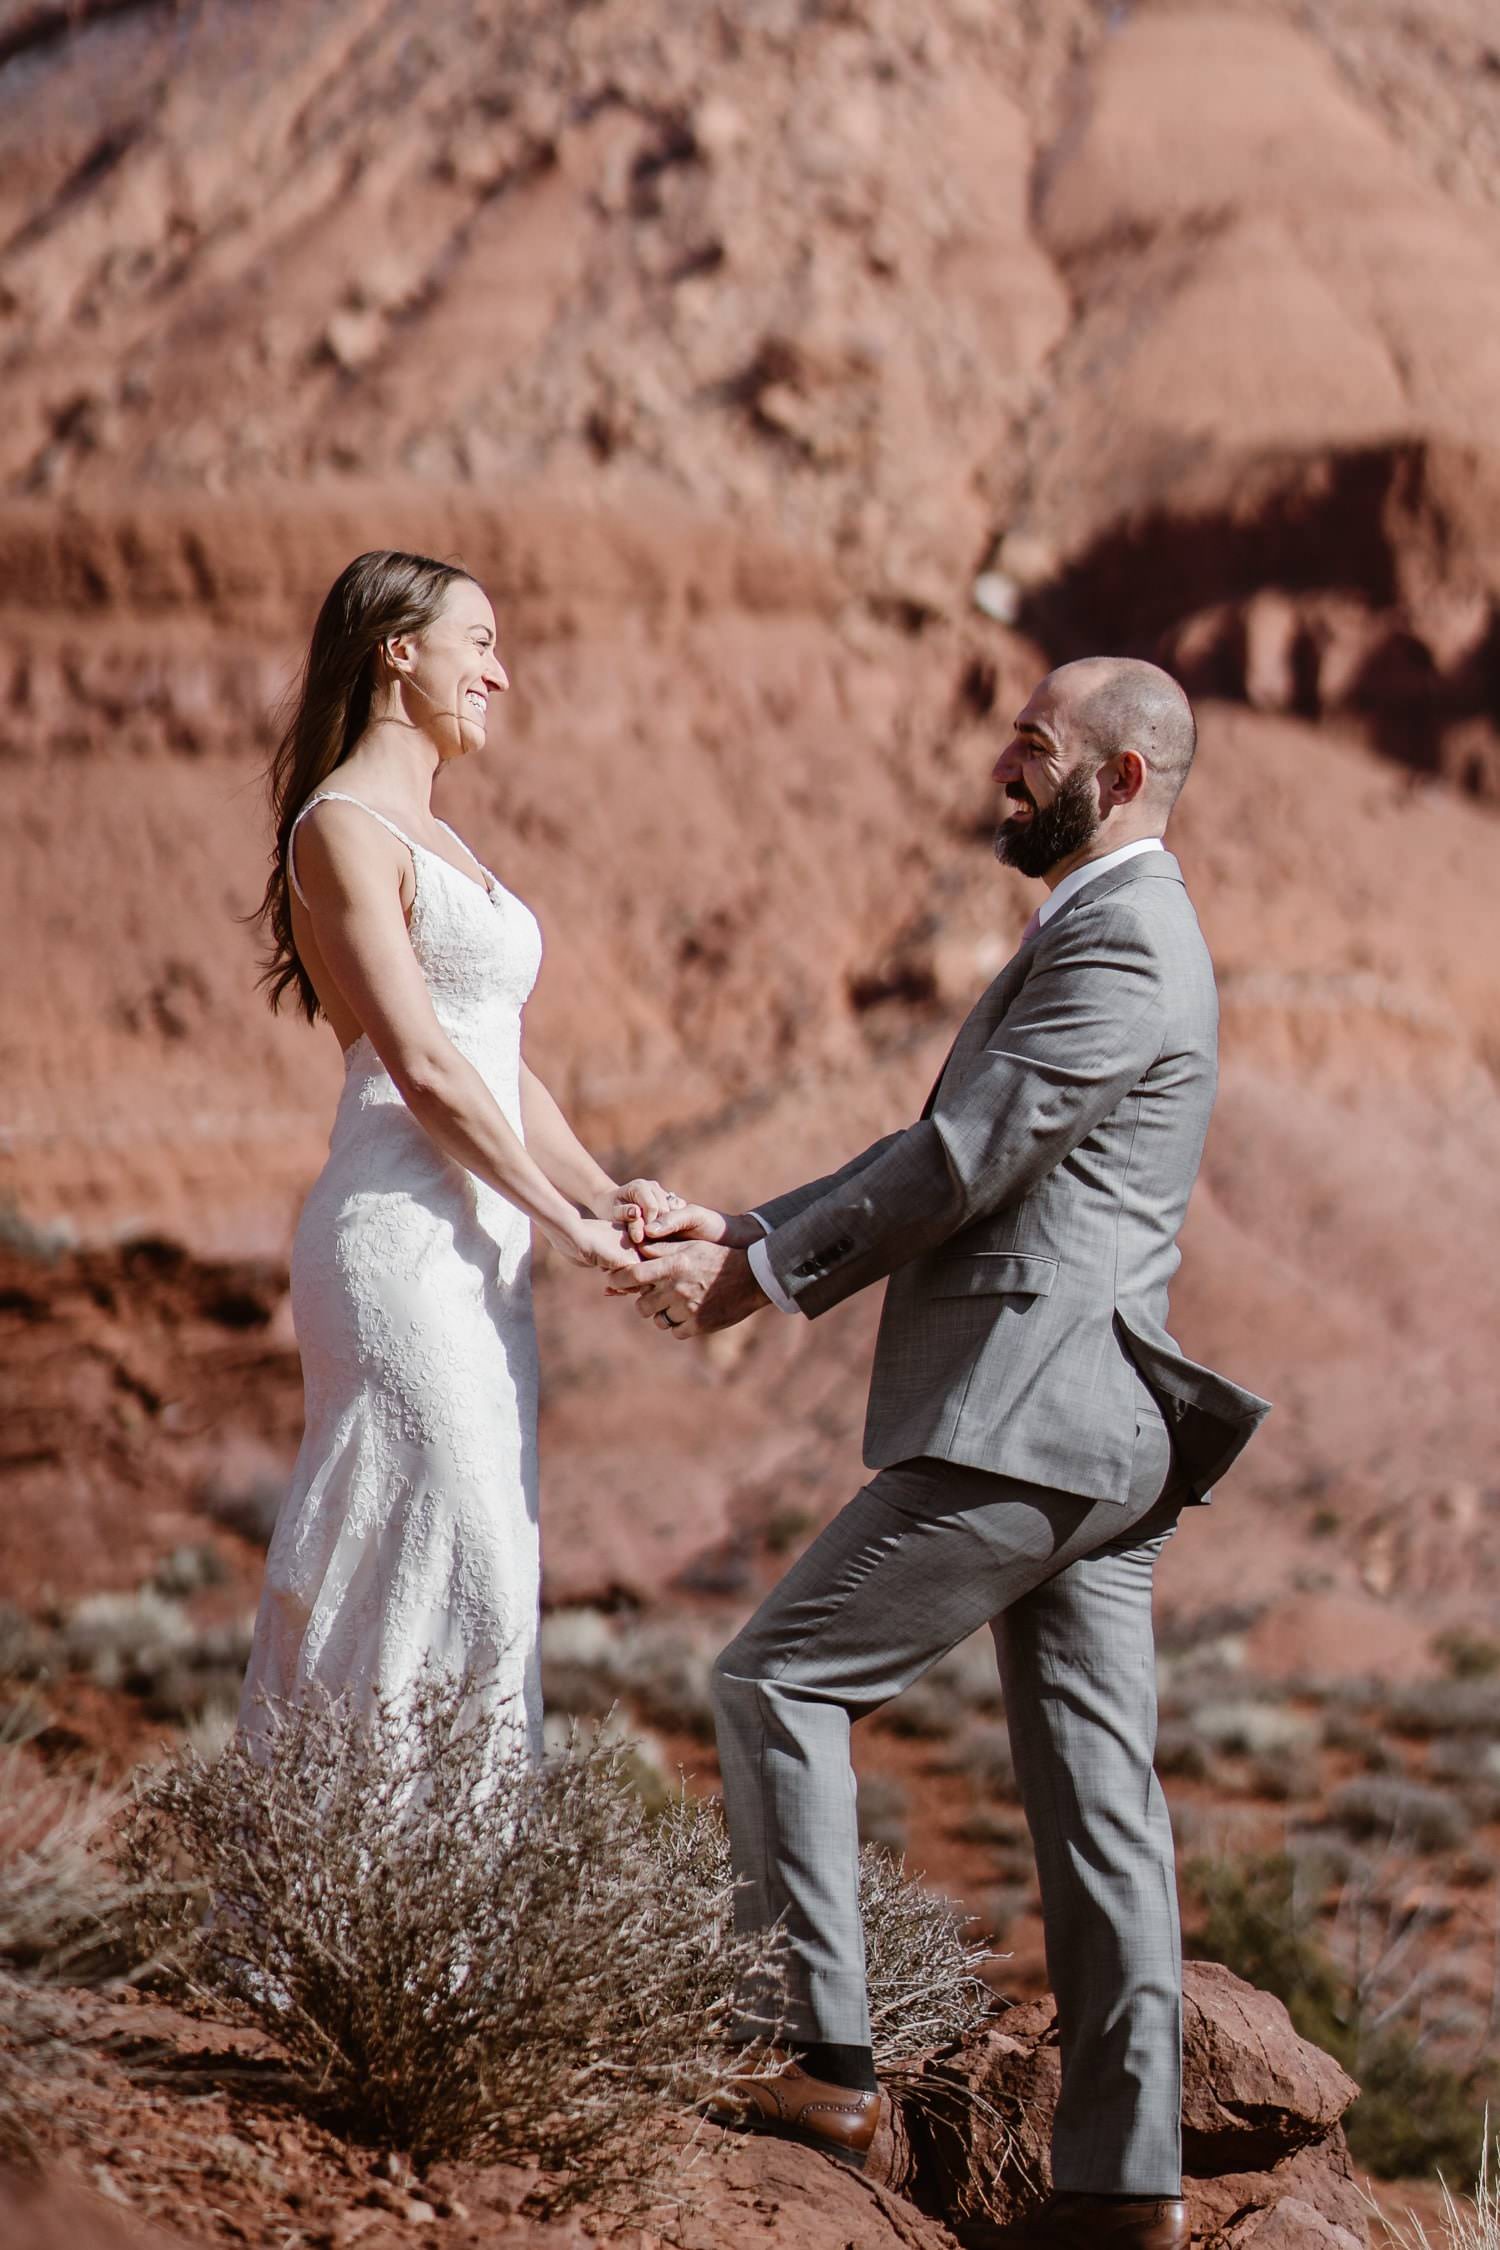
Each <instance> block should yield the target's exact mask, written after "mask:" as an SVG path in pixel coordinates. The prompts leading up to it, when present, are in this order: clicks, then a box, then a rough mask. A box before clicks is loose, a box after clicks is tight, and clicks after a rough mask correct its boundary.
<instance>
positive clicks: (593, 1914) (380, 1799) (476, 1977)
mask: <svg viewBox="0 0 1500 2250" xmlns="http://www.w3.org/2000/svg"><path fill="white" fill-rule="evenodd" d="M474 1710H475V1704H474V1702H473V1701H472V1700H471V1698H470V1696H469V1694H468V1692H467V1691H466V1689H465V1688H464V1686H463V1685H462V1684H460V1685H459V1686H457V1687H453V1686H446V1685H443V1684H441V1683H438V1682H436V1681H430V1682H428V1683H427V1684H426V1685H424V1686H423V1687H422V1688H421V1690H420V1691H419V1692H418V1693H417V1695H416V1696H415V1697H414V1698H413V1699H412V1700H411V1702H410V1703H409V1704H408V1705H406V1706H403V1708H402V1709H401V1710H392V1709H386V1710H383V1711H381V1712H380V1713H379V1714H378V1715H377V1717H376V1718H375V1719H374V1720H373V1721H368V1722H363V1723H359V1722H356V1721H355V1720H353V1719H352V1718H351V1717H349V1716H348V1715H347V1714H345V1713H344V1712H343V1711H341V1710H340V1709H338V1708H336V1707H327V1706H324V1707H322V1708H321V1709H320V1708H315V1707H314V1708H305V1709H302V1710H300V1711H294V1712H290V1713H287V1714H285V1715H284V1716H283V1717H281V1718H280V1720H279V1722H278V1724H277V1725H276V1727H275V1728H274V1730H273V1733H272V1737H271V1747H270V1749H269V1751H268V1753H267V1754H266V1755H265V1756H264V1758H263V1759H261V1760H257V1759H256V1758H255V1757H253V1756H251V1755H250V1753H249V1752H248V1751H247V1750H246V1749H245V1748H244V1747H243V1746H241V1745H240V1744H239V1743H237V1742H236V1743H231V1745H230V1746H229V1747H228V1748H227V1749H226V1750H225V1751H224V1752H223V1753H222V1754H221V1755H219V1756H218V1757H217V1758H215V1759H212V1760H205V1759H204V1758H202V1757H200V1756H198V1755H197V1754H195V1753H194V1752H193V1751H192V1750H190V1749H189V1750H186V1751H184V1752H182V1753H181V1754H180V1755H179V1756H178V1757H176V1758H175V1759H174V1760H173V1761H172V1762H171V1763H170V1764H168V1765H167V1766H165V1767H163V1768H160V1769H158V1770H157V1772H156V1773H155V1774H154V1775H151V1776H148V1777H146V1779H145V1781H144V1783H143V1785H142V1788H141V1793H140V1796H139V1800H138V1803H137V1805H136V1807H135V1810H134V1812H133V1815H132V1816H131V1820H130V1823H129V1829H128V1839H127V1850H128V1854H129V1862H130V1865H131V1867H132V1870H133V1872H134V1873H135V1874H136V1875H137V1876H138V1877H139V1878H140V1879H141V1880H142V1881H143V1882H149V1883H150V1884H151V1885H152V1886H153V1887H154V1890H153V1895H154V1898H155V1900H156V1902H157V1907H158V1913H157V1918H156V1923H155V1926H154V1927H153V1928H152V1930H151V1932H150V1935H151V1937H152V1939H153V1941H155V1940H157V1939H159V1938H161V1937H162V1936H170V1938H171V1941H172V1945H173V1949H174V1958H175V1960H176V1962H177V1964H178V1968H179V1973H180V1974H181V1976H182V1977H183V1979H184V1981H185V1982H186V1983H187V1984H188V1985H189V1986H190V1987H191V1988H192V1989H194V1990H195V1991H196V1992H197V1993H198V1994H199V1995H201V1996H202V1997H204V1998H206V1999H208V2000H210V2001H211V2002H215V2003H217V2004H219V2005H220V2006H222V2007H225V2008H227V2009H228V2010H229V2011H231V2012H232V2013H233V2014H235V2015H236V2016H238V2017H239V2018H240V2019H241V2020H246V2021H249V2022H251V2023H253V2024H255V2025H257V2026H259V2027H260V2028H261V2029H263V2030H265V2031H266V2032H268V2033H269V2034H270V2035H271V2036H272V2037H273V2038H274V2039H275V2041H276V2043H277V2045H278V2047H279V2048H280V2050H281V2053H282V2055H283V2056H284V2058H285V2060H286V2063H287V2066H288V2068H289V2070H290V2072H291V2074H292V2076H293V2078H294V2080H295V2081H296V2083H297V2084H298V2085H299V2087H300V2089H301V2091H302V2093H303V2096H304V2098H305V2099H307V2101H308V2102H309V2104H310V2105H311V2106H313V2107H315V2108H317V2109H318V2110H320V2111H321V2112H322V2113H324V2114H325V2115H327V2116H328V2117H329V2118H330V2119H331V2120H333V2121H335V2122H337V2123H339V2124H340V2125H341V2126H342V2127H343V2128H344V2129H345V2130H346V2131H348V2132H350V2133H351V2134H354V2135H356V2136H358V2137H361V2138H365V2139H370V2140H374V2141H376V2142H378V2143H380V2144H382V2145H385V2146H387V2147H391V2148H395V2149H399V2150H402V2151H404V2152H405V2153H407V2154H408V2155H409V2156H411V2157H412V2158H413V2159H414V2160H415V2161H416V2162H418V2163H419V2164H421V2163H427V2162H431V2161H433V2160H436V2159H438V2158H444V2157H465V2158H472V2159H479V2160H485V2161H506V2162H511V2163H526V2164H532V2165H535V2166H537V2167H539V2168H540V2171H541V2173H542V2174H543V2175H544V2177H543V2179H542V2181H541V2183H540V2185H539V2187H538V2189H537V2191H536V2194H535V2196H534V2198H533V2207H534V2208H535V2209H537V2210H539V2211H555V2210H558V2209H562V2208H565V2207H567V2206H568V2205H573V2204H581V2205H585V2206H588V2207H590V2208H592V2209H594V2210H597V2211H614V2212H626V2211H630V2210H636V2209H639V2208H640V2207H641V2205H642V2203H643V2202H644V2201H646V2200H649V2198H650V2195H651V2193H652V2192H653V2187H654V2184H655V2183H658V2182H659V2178H660V2172H661V2167H662V2166H663V2165H664V2164H665V2163H667V2162H668V2161H669V2160H670V2158H671V2156H672V2152H673V2146H672V2144H671V2142H670V2138H669V2136H666V2135H664V2133H663V2130H662V2128H663V2126H664V2124H665V2122H666V2120H667V2119H668V2118H669V2116H670V2115H671V2114H672V2113H674V2112H679V2111H681V2110H682V2109H683V2108H685V2107H687V2106H688V2105H691V2104H692V2103H694V2102H697V2101H700V2100H701V2099H703V2097H704V2096H705V2095H706V2094H708V2093H709V2092H710V2091H711V2090H712V2089H713V2088H714V2087H715V2086H716V2085H718V2084H720V2083H721V2082H722V2080H723V2078H724V2077H725V2076H726V2074H727V2073H728V2072H729V2071H730V2070H731V2069H733V2068H735V2067H737V2065H738V2064H739V2062H740V2059H741V2057H740V2055H739V2053H738V2052H737V2051H736V2050H735V2049H734V2048H733V2046H732V2045H731V2043H730V2025H731V2017H732V2016H733V2014H734V2012H735V1992H736V1988H737V1987H738V1986H739V1984H740V1983H741V1981H742V1980H751V1979H753V1980H755V1981H756V1982H757V1984H758V1985H759V1986H760V1987H761V1988H762V1989H770V1990H771V1991H773V1992H774V1990H775V1987H776V1965H775V1961H774V1954H773V1948H772V1947H771V1945H770V1944H769V1942H768V1941H766V1940H764V1939H757V1940H751V1939H749V1938H744V1937H737V1936H736V1935H735V1934H734V1931H733V1929H732V1926H731V1922H730V1915H729V1904H730V1902H729V1899H728V1898H727V1896H726V1897H723V1898H721V1899H706V1898H705V1896H704V1894H703V1890H702V1887H701V1886H697V1885H694V1884H691V1883H687V1882H682V1881H668V1880H664V1872H665V1870H664V1866H663V1860H662V1854H661V1849H660V1847H659V1845H658V1841H657V1837H656V1833H655V1831H654V1830H653V1828H652V1825H651V1823H650V1821H649V1819H648V1816H647V1813H646V1811H645V1809H644V1808H643V1806H642V1804H641V1802H640V1799H639V1797H638V1796H637V1794H636V1793H635V1792H634V1790H633V1789H632V1787H631V1786H630V1780H629V1770H628V1760H629V1753H628V1748H627V1747H626V1746H622V1745H619V1744H611V1743H608V1742H605V1741H604V1740H602V1739H596V1740H594V1741H592V1742H584V1741H582V1740H581V1739H580V1740H577V1741H574V1742H573V1743H571V1744H570V1745H569V1747H568V1748H567V1749H566V1750H564V1751H562V1752H561V1753H559V1754H558V1755H555V1756H553V1757H550V1758H548V1759H547V1760H546V1761H544V1762H543V1763H542V1764H541V1765H540V1766H536V1767H532V1766H530V1765H528V1764H527V1763H526V1762H525V1761H524V1760H523V1759H521V1758H520V1757H518V1756H513V1755H510V1754H509V1752H510V1744H509V1741H508V1739H506V1738H505V1730H503V1729H496V1728H495V1727H494V1726H493V1725H492V1724H489V1723H487V1722H485V1721H482V1720H479V1719H476V1718H475V1717H474V1716H473V1713H474ZM184 1877H186V1878H187V1881H188V1888H187V1889H186V1890H185V1891H184V1890H183V1889H182V1888H181V1883H182V1879H183V1878H184ZM764 2029H765V2032H766V2033H767V2034H768V2035H769V2034H770V2033H772V2032H774V2029H775V2024H774V2021H771V2022H768V2023H767V2024H766V2026H765V2027H764Z"/></svg>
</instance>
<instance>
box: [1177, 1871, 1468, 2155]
mask: <svg viewBox="0 0 1500 2250" xmlns="http://www.w3.org/2000/svg"><path fill="white" fill-rule="evenodd" d="M1315 1864H1316V1863H1315V1862H1313V1861H1312V1860H1311V1859H1308V1860H1306V1861H1304V1863H1303V1866H1302V1868H1301V1869H1299V1867H1298V1865H1297V1863H1296V1862H1295V1861H1294V1860H1293V1859H1292V1858H1290V1857H1289V1856H1287V1855H1284V1854H1282V1855H1273V1856H1271V1857H1268V1858H1264V1859H1247V1860H1239V1861H1233V1860H1230V1861H1223V1860H1221V1861H1216V1862H1198V1863H1195V1864H1194V1865H1193V1866H1192V1867H1190V1868H1189V1870H1188V1871H1187V1873H1188V1882H1189V1885H1190V1887H1191V1888H1193V1889H1194V1890H1196V1892H1197V1894H1198V1896H1199V1898H1200V1899H1201V1900H1202V1901H1203V1902H1204V1904H1205V1906H1206V1908H1207V1912H1206V1915H1205V1918H1204V1922H1203V1926H1202V1928H1201V1929H1200V1930H1199V1931H1198V1933H1197V1934H1196V1936H1194V1937H1193V1938H1192V1939H1190V1941H1189V1944H1188V1951H1189V1952H1191V1953H1193V1954H1194V1955H1195V1956H1196V1957H1198V1958H1200V1959H1207V1960H1211V1961H1222V1962H1223V1963H1224V1964H1225V1966H1226V1967H1228V1968H1230V1969H1232V1970H1233V1971H1234V1972H1235V1974H1236V1975H1237V1976H1241V1977H1244V1978H1245V1979H1246V1981H1247V1982H1248V1983H1251V1984H1256V1985H1259V1986H1261V1987H1262V1988H1263V1989H1264V1990H1265V1991H1268V1992H1271V1993H1274V1994H1275V1996H1276V1998H1277V1999H1278V2000H1280V2001H1282V2002H1283V2004H1284V2005H1285V2007H1286V2009H1287V2012H1288V2014H1289V2015H1290V2016H1291V2019H1292V2022H1293V2024H1294V2025H1295V2026H1296V2028H1297V2030H1298V2031H1299V2032H1300V2033H1301V2034H1302V2036H1303V2038H1304V2039H1310V2040H1312V2041H1313V2042H1314V2044H1315V2045H1317V2046H1319V2047H1322V2048H1324V2049H1326V2051H1327V2052H1328V2053H1329V2054H1331V2055H1333V2056H1334V2057H1335V2058H1336V2059H1337V2060H1338V2061H1339V2062H1341V2063H1342V2064H1343V2065H1344V2067H1345V2068H1346V2069H1347V2070H1348V2071H1349V2072H1350V2074H1351V2075H1352V2076H1353V2077H1354V2078H1355V2079H1356V2080H1357V2081H1358V2083H1359V2086H1360V2089H1361V2092H1360V2098H1359V2100H1358V2101H1357V2102H1356V2103H1355V2104H1354V2107H1353V2108H1352V2109H1351V2110H1350V2112H1349V2114H1348V2117H1347V2119H1346V2120H1345V2123H1346V2127H1347V2131H1348V2136H1349V2146H1350V2148H1351V2150H1352V2151H1353V2153H1354V2155H1355V2158H1356V2160H1357V2161H1358V2162H1360V2163H1361V2164H1363V2165H1365V2166H1367V2167H1368V2169H1369V2170H1370V2171H1371V2172H1373V2173H1374V2174H1376V2176H1377V2177H1379V2178H1382V2179H1406V2178H1411V2177H1412V2176H1413V2175H1415V2174H1417V2173H1421V2172H1428V2171H1431V2170H1433V2169H1434V2168H1435V2167H1437V2166H1446V2167H1448V2168H1449V2169H1450V2172H1451V2174H1452V2176H1454V2177H1468V2176H1469V2166H1470V2165H1471V2162H1472V2151H1473V2150H1474V2148H1475V2146H1476V2145H1477V2132H1476V2126H1477V2118H1478V2109H1479V2095H1478V2090H1477V2089H1478V2079H1477V2075H1476V2073H1475V2072H1474V2071H1473V2070H1464V2069H1461V2068H1458V2067H1455V2066H1454V2065H1453V2064H1452V2063H1450V2062H1447V2061H1445V2060H1443V2059H1442V2058H1441V2057H1439V2056H1437V2055H1435V2054H1433V2053H1431V2052H1429V2051H1428V2049H1427V2048H1426V2047H1425V2046H1424V2045H1423V2043H1422V2040H1421V2038H1420V2036H1419V2033H1418V2031H1417V2030H1416V2029H1414V2028H1413V2024H1412V2022H1411V2021H1410V2020H1409V2017H1408V2015H1407V2014H1406V2012H1405V2008H1404V2001H1403V1995H1402V1993H1401V1991H1400V1989H1399V1988H1400V1985H1401V1982H1402V1980H1403V1979H1404V1978H1406V1977H1407V1975H1408V1973H1409V1964H1408V1962H1407V1960H1406V1959H1405V1958H1404V1955H1403V1945H1404V1942H1405V1940H1406V1939H1407V1938H1408V1937H1409V1935H1410V1934H1411V1932H1412V1930H1413V1928H1414V1924H1413V1922H1412V1920H1411V1918H1410V1916H1404V1917H1403V1918H1402V1920H1401V1922H1400V1924H1399V1926H1398V1927H1397V1928H1396V1929H1395V1931H1394V1933H1392V1931H1391V1929H1390V1928H1389V1927H1387V1928H1386V1929H1384V1930H1382V1929H1381V1927H1380V1926H1379V1922H1378V1912H1377V1910H1378V1908H1379V1905H1380V1900H1379V1897H1378V1886H1377V1885H1376V1884H1374V1883H1373V1882H1372V1881H1371V1880H1370V1877H1369V1871H1368V1870H1367V1871H1366V1880H1365V1883H1364V1885H1363V1887H1361V1885H1360V1883H1359V1882H1358V1881H1357V1880H1356V1879H1355V1878H1354V1877H1353V1876H1351V1877H1350V1879H1349V1880H1348V1881H1347V1882H1346V1884H1345V1888H1344V1890H1343V1892H1342V1894H1341V1897H1340V1903H1339V1915H1340V1917H1342V1919H1343V1924H1344V1929H1343V1935H1344V1937H1345V1939H1346V1940H1347V1941H1348V1944H1349V1950H1350V1955H1351V1958H1350V1959H1349V1960H1340V1959H1339V1958H1337V1957H1336V1956H1335V1954H1334V1953H1333V1952H1331V1951H1330V1950H1329V1948H1328V1947H1327V1946H1326V1945H1325V1943H1324V1942H1323V1937H1322V1933H1321V1931H1320V1927H1319V1924H1318V1920H1317V1911H1316V1901H1315V1899H1314V1897H1313V1895H1312V1892H1313V1890H1314V1884H1313V1883H1312V1882H1310V1881H1309V1880H1308V1879H1307V1878H1308V1874H1309V1871H1310V1870H1312V1869H1314V1868H1315ZM1317 1872H1318V1873H1321V1872H1323V1870H1317ZM1337 1932H1338V1924H1337V1922H1336V1924H1335V1934H1336V1935H1337ZM1429 1981H1430V1980H1429ZM1393 1987H1395V1988H1396V1996H1395V1997H1394V1998H1393V1997H1392V1993H1393ZM1427 1988H1428V1983H1427V1982H1424V1980H1422V1979H1421V1978H1420V1977H1418V1978H1416V1979H1414V1980H1413V1981H1412V1982H1411V1983H1410V1984H1409V1986H1408V1987H1407V1990H1406V1994H1405V2000H1407V2001H1411V2002H1419V2001H1420V1999H1421V1997H1422V1995H1423V1992H1424V1991H1425V1990H1426V1989H1427Z"/></svg>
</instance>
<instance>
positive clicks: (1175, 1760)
mask: <svg viewBox="0 0 1500 2250" xmlns="http://www.w3.org/2000/svg"><path fill="white" fill-rule="evenodd" d="M1208 1765H1209V1759H1208V1751H1207V1749H1206V1748H1205V1747H1204V1745H1203V1743H1202V1742H1200V1741H1199V1739H1198V1736H1197V1734H1196V1733H1195V1732H1194V1730H1193V1728H1192V1726H1191V1725H1190V1724H1189V1723H1188V1722H1187V1721H1186V1720H1183V1719H1166V1720H1164V1721H1163V1722H1162V1724H1161V1726H1160V1727H1159V1728H1158V1729H1157V1734H1156V1770H1157V1772H1158V1773H1159V1774H1167V1775H1175V1776H1176V1777H1177V1778H1179V1779H1180V1780H1183V1781H1202V1780H1203V1779H1204V1778H1205V1777H1206V1775H1207V1773H1208Z"/></svg>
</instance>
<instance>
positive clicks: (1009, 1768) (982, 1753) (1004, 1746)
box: [953, 1725, 1016, 1797]
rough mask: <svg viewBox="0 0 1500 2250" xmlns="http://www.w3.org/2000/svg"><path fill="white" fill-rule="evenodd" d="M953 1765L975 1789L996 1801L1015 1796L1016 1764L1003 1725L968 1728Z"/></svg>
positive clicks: (1007, 1733) (1008, 1736) (1008, 1737)
mask: <svg viewBox="0 0 1500 2250" xmlns="http://www.w3.org/2000/svg"><path fill="white" fill-rule="evenodd" d="M953 1764H954V1765H955V1766H956V1767H957V1768H958V1770H959V1772H960V1773H965V1774H967V1775H968V1777H969V1779H970V1780H971V1781H972V1782H973V1784H974V1786H975V1788H976V1789H982V1790H984V1791H986V1792H988V1793H989V1794H990V1795H992V1796H996V1797H1014V1796H1015V1794H1016V1761H1015V1759H1014V1757H1013V1756H1012V1755H1011V1747H1010V1733H1009V1730H1008V1729H1007V1728H1006V1727H1004V1726H1003V1725H991V1726H976V1727H973V1728H971V1729H970V1731H969V1732H968V1733H967V1734H966V1735H965V1736H964V1737H963V1738H962V1740H961V1741H960V1742H959V1744H958V1747H957V1749H956V1751H955V1754H954V1758H953Z"/></svg>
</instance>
